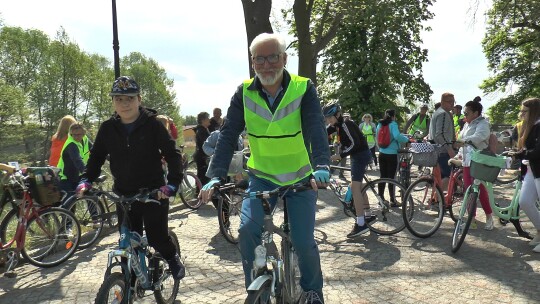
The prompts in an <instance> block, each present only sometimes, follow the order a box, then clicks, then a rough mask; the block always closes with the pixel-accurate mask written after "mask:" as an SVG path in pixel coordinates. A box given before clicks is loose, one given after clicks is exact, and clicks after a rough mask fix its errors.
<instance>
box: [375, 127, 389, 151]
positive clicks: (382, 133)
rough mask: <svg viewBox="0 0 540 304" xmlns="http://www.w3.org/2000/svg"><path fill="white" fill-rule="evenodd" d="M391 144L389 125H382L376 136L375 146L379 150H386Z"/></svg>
mask: <svg viewBox="0 0 540 304" xmlns="http://www.w3.org/2000/svg"><path fill="white" fill-rule="evenodd" d="M390 142H392V136H391V134H390V124H387V125H382V124H381V128H380V129H379V133H378V134H377V145H379V148H386V147H388V146H389V145H390Z"/></svg>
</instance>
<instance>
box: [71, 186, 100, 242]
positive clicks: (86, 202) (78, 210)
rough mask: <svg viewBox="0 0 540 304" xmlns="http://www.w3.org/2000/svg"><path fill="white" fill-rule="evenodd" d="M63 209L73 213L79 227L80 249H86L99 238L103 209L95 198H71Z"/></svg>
mask: <svg viewBox="0 0 540 304" xmlns="http://www.w3.org/2000/svg"><path fill="white" fill-rule="evenodd" d="M65 208H66V209H67V210H69V211H71V212H72V213H73V215H75V217H76V218H77V220H78V221H79V224H80V225H81V240H80V242H79V248H80V249H86V248H88V247H90V246H92V244H94V242H95V241H97V239H98V238H99V236H100V235H101V231H102V230H103V223H104V222H105V220H104V218H103V213H104V211H103V207H102V206H101V204H100V203H99V201H98V200H97V198H95V197H91V196H83V197H76V196H72V197H71V198H70V199H69V200H68V201H67V202H66V204H65Z"/></svg>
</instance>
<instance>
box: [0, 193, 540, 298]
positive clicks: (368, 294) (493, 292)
mask: <svg viewBox="0 0 540 304" xmlns="http://www.w3.org/2000/svg"><path fill="white" fill-rule="evenodd" d="M511 190H512V189H510V187H508V188H507V189H502V188H499V189H497V193H498V197H499V198H500V199H504V200H508V199H509V198H510V195H511ZM336 202H337V200H336V199H335V197H334V196H333V194H332V193H330V192H329V191H320V194H319V202H318V206H319V211H318V213H317V227H316V238H317V241H318V243H319V249H320V252H321V260H322V267H323V273H324V279H325V282H324V284H325V286H324V293H325V299H326V303H355V304H358V303H455V302H465V303H494V302H497V303H540V288H539V286H540V254H535V253H533V252H532V251H531V248H530V247H529V246H528V244H527V242H526V240H524V239H522V238H520V237H518V236H517V234H516V232H515V231H514V229H513V228H512V227H510V226H507V227H502V226H501V225H500V224H499V223H496V226H495V227H496V228H495V230H493V231H485V230H483V229H482V228H483V221H484V218H483V217H482V215H483V212H482V211H480V210H479V212H478V214H479V221H480V223H479V225H478V229H477V230H475V231H472V233H470V235H468V236H467V239H466V240H465V244H464V245H463V247H462V248H461V250H460V251H459V252H458V253H457V254H452V253H451V251H450V238H451V234H452V227H453V223H452V221H451V219H450V218H446V219H445V220H444V222H443V225H442V227H441V229H440V230H439V231H438V232H437V233H436V234H435V235H434V236H433V237H431V238H428V239H417V238H415V237H413V236H411V234H409V233H408V232H407V231H402V232H400V233H398V234H396V235H393V236H379V235H376V234H374V233H370V234H368V235H366V236H363V237H360V238H358V239H355V240H352V241H351V240H348V239H347V238H346V237H345V235H346V234H347V233H348V232H349V230H350V228H351V226H352V222H351V220H350V219H348V218H346V217H345V216H344V215H343V212H342V211H341V208H340V206H339V205H338V203H336ZM215 214H216V212H215V210H214V209H213V207H211V206H210V205H208V206H203V207H202V208H201V209H200V210H198V211H196V212H193V211H191V210H187V209H185V208H183V207H182V206H176V207H174V208H173V212H171V214H170V225H171V226H172V227H173V229H174V230H175V232H176V233H177V234H178V235H179V237H180V244H181V246H182V250H183V254H184V257H185V264H186V266H187V268H188V275H187V277H186V278H185V279H184V280H183V282H182V285H181V290H180V294H179V295H178V300H177V303H180V302H181V303H185V304H188V303H197V304H199V303H243V299H244V297H245V295H244V288H243V274H242V271H241V264H240V253H239V251H238V249H237V247H235V246H233V245H231V244H229V243H227V242H226V241H225V240H224V239H223V237H221V235H220V234H219V229H218V226H217V225H218V224H217V219H216V216H215ZM524 226H525V227H526V228H527V229H528V230H529V231H532V225H531V224H530V223H529V222H525V223H524ZM116 241H117V236H116V235H115V234H114V233H111V234H109V235H108V236H106V237H104V238H103V239H102V240H100V242H99V244H98V245H97V246H95V247H93V248H90V249H87V250H83V251H79V252H78V253H76V254H75V256H73V257H72V258H71V259H70V260H69V261H67V262H66V263H65V264H63V265H60V266H58V267H55V268H52V269H40V268H36V267H34V266H32V265H28V264H24V265H22V266H20V267H19V268H18V269H17V273H18V276H17V278H15V279H10V278H6V277H3V276H1V277H0V303H20V304H23V303H32V304H35V303H93V301H94V298H95V295H96V293H97V290H98V288H99V286H100V284H101V282H102V280H103V273H104V271H105V266H106V262H107V261H106V255H107V253H108V251H109V250H111V249H112V248H114V247H115V245H116ZM153 302H154V301H153V300H152V297H149V298H148V300H147V301H144V303H153Z"/></svg>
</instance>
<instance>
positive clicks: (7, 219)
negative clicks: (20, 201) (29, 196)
mask: <svg viewBox="0 0 540 304" xmlns="http://www.w3.org/2000/svg"><path fill="white" fill-rule="evenodd" d="M18 224H19V209H18V208H17V209H11V210H9V212H8V213H7V214H6V215H5V216H4V217H3V218H2V222H0V240H1V241H2V244H6V243H7V242H8V241H10V240H12V239H13V238H14V237H15V233H16V232H17V225H18Z"/></svg>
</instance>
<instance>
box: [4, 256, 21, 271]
mask: <svg viewBox="0 0 540 304" xmlns="http://www.w3.org/2000/svg"><path fill="white" fill-rule="evenodd" d="M6 263H7V269H6V272H5V273H4V276H6V277H8V278H14V277H16V276H17V274H16V273H15V271H14V269H15V267H17V264H19V253H18V252H16V251H15V250H13V251H10V252H8V253H7V262H6Z"/></svg>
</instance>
